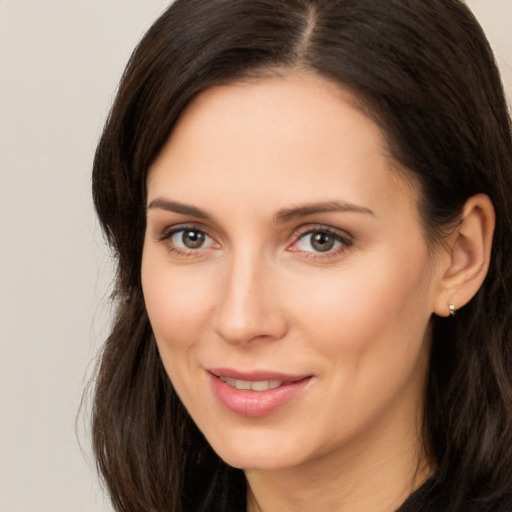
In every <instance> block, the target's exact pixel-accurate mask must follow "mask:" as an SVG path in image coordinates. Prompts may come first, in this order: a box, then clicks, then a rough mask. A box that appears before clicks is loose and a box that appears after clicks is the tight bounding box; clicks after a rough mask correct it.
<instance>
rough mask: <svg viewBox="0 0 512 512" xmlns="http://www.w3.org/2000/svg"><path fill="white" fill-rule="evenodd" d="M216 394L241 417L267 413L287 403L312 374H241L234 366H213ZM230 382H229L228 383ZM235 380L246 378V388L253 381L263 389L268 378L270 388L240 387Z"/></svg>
mask: <svg viewBox="0 0 512 512" xmlns="http://www.w3.org/2000/svg"><path fill="white" fill-rule="evenodd" d="M209 376H210V383H211V386H212V391H213V394H214V395H215V396H216V397H217V399H218V400H219V402H220V403H221V404H222V405H224V407H226V408H227V409H228V410H230V411H231V412H234V413H235V414H239V415H241V416H250V417H257V416H264V415H266V414H270V413H271V412H273V411H275V410H277V409H279V408H280V407H282V406H284V405H285V404H287V403H288V402H289V401H290V400H291V399H292V398H294V397H295V396H297V395H298V394H299V393H300V392H301V391H302V390H304V388H305V387H306V386H307V385H308V384H309V383H310V382H311V380H312V378H313V377H312V376H310V375H309V376H291V375H284V374H281V373H274V372H251V373H240V372H237V371H235V370H231V369H223V368H219V369H210V370H209ZM226 380H227V381H228V382H229V383H227V382H225V381H226ZM234 380H236V381H243V383H244V387H246V386H249V383H256V384H253V387H255V388H258V389H261V387H263V388H265V387H266V386H265V385H264V384H263V386H262V385H261V383H264V382H265V381H269V383H270V386H269V388H268V389H263V390H258V391H254V390H252V389H237V387H234V382H233V381H234Z"/></svg>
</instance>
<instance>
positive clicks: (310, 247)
mask: <svg viewBox="0 0 512 512" xmlns="http://www.w3.org/2000/svg"><path fill="white" fill-rule="evenodd" d="M350 245H352V242H351V240H349V239H348V238H347V237H344V236H342V235H341V234H340V233H336V232H334V231H331V230H328V229H316V230H309V231H307V232H306V233H303V234H302V235H300V236H299V238H298V239H297V241H296V242H295V243H294V244H293V247H292V250H293V251H301V252H311V253H329V252H337V251H338V250H342V249H343V248H345V247H348V246H350Z"/></svg>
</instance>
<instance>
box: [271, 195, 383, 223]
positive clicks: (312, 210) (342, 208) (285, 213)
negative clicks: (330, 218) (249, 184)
mask: <svg viewBox="0 0 512 512" xmlns="http://www.w3.org/2000/svg"><path fill="white" fill-rule="evenodd" d="M328 212H353V213H363V214H366V215H371V216H373V217H375V216H376V215H375V213H374V212H373V211H372V210H370V209H369V208H366V207H365V206H359V205H356V204H352V203H346V202H338V201H326V202H320V203H308V204H304V205H300V206H296V207H294V208H285V209H282V210H279V212H278V213H277V214H276V215H275V217H274V220H275V222H276V224H279V223H284V222H289V221H291V220H295V219H297V218H301V217H307V216H309V215H314V214H316V213H328Z"/></svg>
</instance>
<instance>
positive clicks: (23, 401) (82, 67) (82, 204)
mask: <svg viewBox="0 0 512 512" xmlns="http://www.w3.org/2000/svg"><path fill="white" fill-rule="evenodd" d="M168 3H169V2H166V1H163V0H88V1H84V0H81V1H78V0H44V1H39V0H0V173H1V174H0V512H106V511H110V510H111V508H109V505H108V499H107V498H106V496H105V495H104V493H103V491H102V490H101V488H100V486H99V484H98V482H97V476H96V474H95V470H94V464H93V462H92V459H91V456H90V450H89V446H88V431H87V416H85V419H84V418H82V420H79V421H78V426H79V427H80V428H79V434H78V437H77V435H76V433H75V421H76V415H77V412H78V408H79V405H80V400H81V396H82V393H83V390H84V387H85V385H86V382H87V380H88V378H89V376H90V374H91V371H92V365H93V364H94V357H95V353H96V351H97V350H98V348H99V347H100V346H101V344H102V342H103V340H104V338H105V335H106V333H107V331H108V322H109V318H110V316H111V310H110V308H109V305H108V300H107V298H108V288H109V285H110V283H111V279H112V267H111V262H110V259H109V255H108V251H107V249H106V247H105V245H104V243H103V240H102V236H101V233H100V232H99V229H98V226H97V223H96V221H95V218H94V213H93V209H92V201H91V194H90V172H91V164H92V158H93V153H94V148H95V145H96V142H97V140H98V137H99V135H100V133H101V128H102V125H103V122H104V120H105V117H106V115H107V112H108V110H109V107H110V105H111V102H112V99H113V95H114V92H115V89H116V85H117V82H118V80H119V78H120V76H121V73H122V70H123V68H124V65H125V63H126V61H127V59H128V57H129V55H130V53H131V50H132V49H133V47H134V46H135V44H136V43H137V41H138V40H139V39H140V37H141V35H142V34H143V33H144V31H145V30H146V29H147V28H148V27H149V25H150V24H151V22H152V21H153V20H154V19H156V17H157V16H158V14H159V13H160V12H162V10H163V9H164V8H165V7H166V6H167V5H168ZM468 3H469V5H470V6H471V7H472V8H473V10H474V12H475V13H476V15H477V17H478V18H479V20H480V21H481V23H482V25H483V26H484V28H485V30H486V32H487V34H488V37H489V39H490V40H491V43H492V45H493V47H494V49H495V52H496V55H497V58H498V62H499V64H500V66H501V69H502V74H503V78H504V81H505V83H506V86H507V89H508V91H509V97H510V95H512V37H511V34H510V27H511V26H512V0H472V1H469V2H468ZM511 200H512V198H511ZM78 439H80V441H81V443H82V447H80V444H79V441H78Z"/></svg>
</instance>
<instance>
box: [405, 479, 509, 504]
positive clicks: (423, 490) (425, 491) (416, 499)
mask: <svg viewBox="0 0 512 512" xmlns="http://www.w3.org/2000/svg"><path fill="white" fill-rule="evenodd" d="M434 487H435V478H434V477H432V478H430V479H429V480H427V481H426V482H425V483H424V484H423V485H422V486H421V487H420V488H419V489H418V490H417V491H415V492H414V493H412V494H411V495H410V496H409V498H407V500H406V501H405V502H404V503H403V504H402V506H401V507H400V508H399V509H398V510H396V512H512V496H510V495H506V496H503V495H494V496H493V495H492V494H490V497H488V498H486V499H485V500H484V499H479V498H477V497H476V496H478V493H475V492H473V493H472V494H473V495H474V496H473V497H468V498H467V499H466V500H463V502H462V503H460V504H459V505H456V504H452V505H451V508H450V505H449V504H448V503H447V502H446V500H443V499H442V498H441V497H439V494H438V493H437V491H436V489H434Z"/></svg>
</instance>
